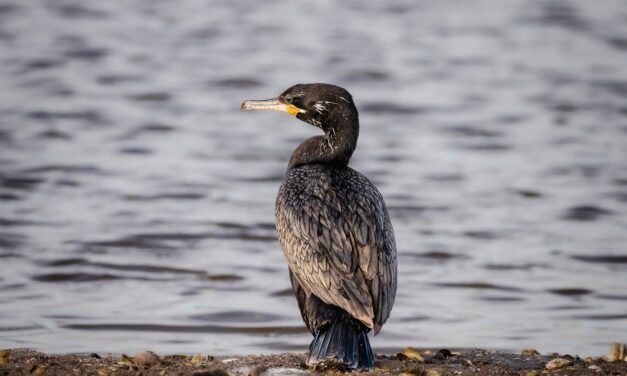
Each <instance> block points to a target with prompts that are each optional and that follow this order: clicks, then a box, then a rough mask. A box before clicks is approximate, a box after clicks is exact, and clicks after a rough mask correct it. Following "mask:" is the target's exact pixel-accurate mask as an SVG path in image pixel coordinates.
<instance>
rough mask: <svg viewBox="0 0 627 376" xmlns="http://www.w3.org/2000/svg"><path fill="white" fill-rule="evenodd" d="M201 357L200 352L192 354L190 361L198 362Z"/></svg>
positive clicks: (201, 359) (201, 360)
mask: <svg viewBox="0 0 627 376" xmlns="http://www.w3.org/2000/svg"><path fill="white" fill-rule="evenodd" d="M203 360H204V359H203V357H202V355H200V354H194V356H192V360H191V362H192V363H194V364H200V363H202V362H203Z"/></svg>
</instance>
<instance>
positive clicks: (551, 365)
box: [545, 358, 573, 370]
mask: <svg viewBox="0 0 627 376" xmlns="http://www.w3.org/2000/svg"><path fill="white" fill-rule="evenodd" d="M572 363H573V362H571V361H570V360H568V359H564V358H555V359H553V360H551V361H550V362H548V363H547V364H546V366H545V368H546V369H548V370H552V369H560V368H564V367H568V366H569V365H571V364H572Z"/></svg>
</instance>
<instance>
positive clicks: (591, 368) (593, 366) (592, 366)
mask: <svg viewBox="0 0 627 376" xmlns="http://www.w3.org/2000/svg"><path fill="white" fill-rule="evenodd" d="M588 369H589V370H592V371H596V372H601V367H599V366H595V365H594V364H593V365H591V366H590V367H588Z"/></svg>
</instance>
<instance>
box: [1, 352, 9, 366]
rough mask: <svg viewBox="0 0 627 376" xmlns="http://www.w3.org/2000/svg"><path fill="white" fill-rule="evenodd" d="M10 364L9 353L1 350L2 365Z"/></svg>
mask: <svg viewBox="0 0 627 376" xmlns="http://www.w3.org/2000/svg"><path fill="white" fill-rule="evenodd" d="M8 362H9V351H8V350H0V364H6V363H8Z"/></svg>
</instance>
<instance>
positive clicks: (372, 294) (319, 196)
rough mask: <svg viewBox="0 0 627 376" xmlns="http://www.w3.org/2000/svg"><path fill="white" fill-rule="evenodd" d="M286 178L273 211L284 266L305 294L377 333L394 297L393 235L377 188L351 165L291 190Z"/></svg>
mask: <svg viewBox="0 0 627 376" xmlns="http://www.w3.org/2000/svg"><path fill="white" fill-rule="evenodd" d="M342 174H344V175H342ZM301 182H302V180H301ZM289 184H290V179H289V176H288V179H287V180H286V182H285V183H284V185H283V186H282V188H281V191H280V192H279V196H278V198H277V209H276V217H277V230H278V234H279V240H280V242H281V246H282V247H283V250H284V252H285V254H286V257H287V259H288V263H289V267H290V270H291V271H292V273H293V274H294V276H295V278H297V279H298V281H299V282H300V284H301V285H302V287H303V288H304V289H305V290H307V291H308V292H309V293H311V294H314V295H316V296H317V297H318V298H319V299H321V300H322V301H324V302H325V303H327V304H333V305H336V306H339V307H341V308H342V309H344V310H345V311H347V312H348V313H350V314H351V315H353V316H354V317H355V318H356V319H358V320H360V321H361V322H363V323H364V324H365V325H366V326H368V327H369V328H374V330H375V333H378V331H379V330H380V328H381V326H382V325H383V323H384V322H385V321H386V319H387V318H388V316H389V313H390V311H391V309H392V305H393V303H394V297H395V295H396V248H395V242H394V233H393V230H392V226H391V224H390V221H389V218H388V215H387V211H386V208H385V204H384V202H383V199H382V197H381V194H380V193H379V192H378V191H377V189H376V188H375V187H374V186H373V185H372V184H371V183H370V182H369V181H368V180H367V179H366V178H365V177H363V176H362V175H361V174H359V173H357V172H354V171H352V170H344V171H340V172H336V173H335V174H319V175H318V176H316V177H315V178H312V177H310V178H309V179H307V184H305V185H304V186H303V185H301V186H300V187H299V190H297V189H294V188H295V187H290V186H289ZM339 187H341V189H339Z"/></svg>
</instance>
